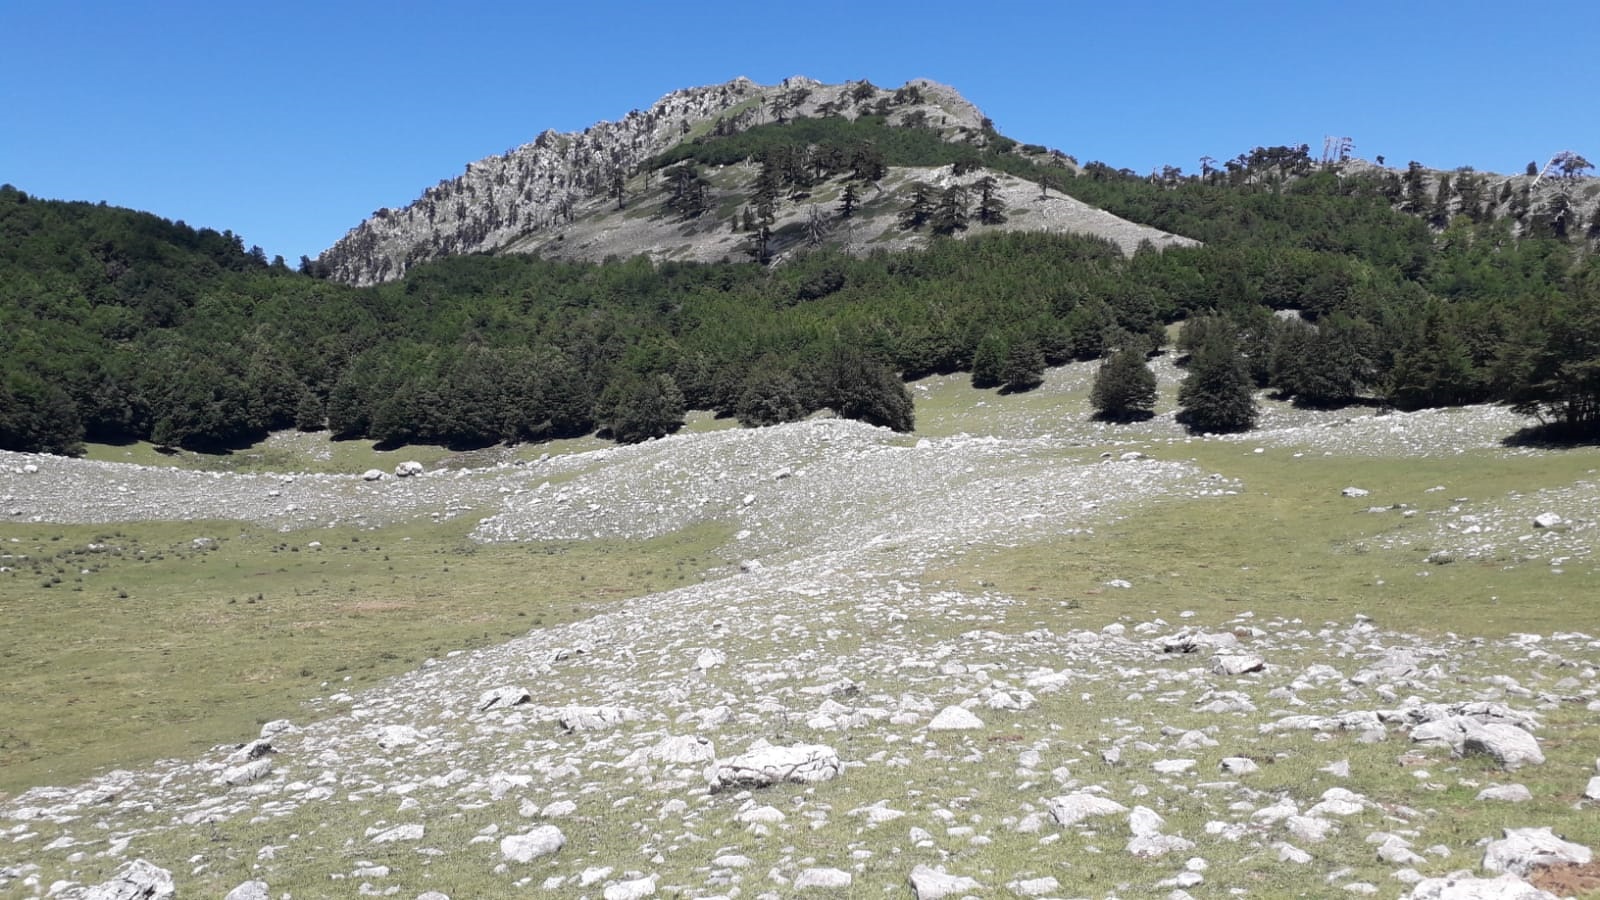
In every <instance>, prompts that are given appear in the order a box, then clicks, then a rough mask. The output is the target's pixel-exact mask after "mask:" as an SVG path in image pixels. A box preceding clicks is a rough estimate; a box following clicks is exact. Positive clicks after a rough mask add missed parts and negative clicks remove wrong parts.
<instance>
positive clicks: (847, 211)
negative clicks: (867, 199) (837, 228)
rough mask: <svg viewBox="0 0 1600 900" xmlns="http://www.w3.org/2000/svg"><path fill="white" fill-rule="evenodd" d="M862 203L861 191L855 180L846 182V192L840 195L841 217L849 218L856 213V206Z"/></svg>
mask: <svg viewBox="0 0 1600 900" xmlns="http://www.w3.org/2000/svg"><path fill="white" fill-rule="evenodd" d="M860 203H861V192H860V191H857V190H856V183H855V182H854V181H846V182H845V183H844V192H843V193H841V194H840V195H839V218H841V219H848V218H850V217H851V216H853V215H855V213H856V207H857V206H858V205H860Z"/></svg>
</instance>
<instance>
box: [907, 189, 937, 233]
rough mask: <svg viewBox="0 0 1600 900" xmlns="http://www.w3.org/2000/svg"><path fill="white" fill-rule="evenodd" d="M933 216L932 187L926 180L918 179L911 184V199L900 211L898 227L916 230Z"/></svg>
mask: <svg viewBox="0 0 1600 900" xmlns="http://www.w3.org/2000/svg"><path fill="white" fill-rule="evenodd" d="M932 218H933V188H932V187H930V186H929V185H928V184H927V183H926V182H923V181H918V182H916V183H915V184H913V185H911V200H910V202H909V203H907V204H906V208H905V209H902V210H901V211H900V218H899V222H900V227H901V228H904V229H905V230H907V231H916V230H917V229H919V228H921V227H922V226H923V225H926V224H927V223H928V220H929V219H932Z"/></svg>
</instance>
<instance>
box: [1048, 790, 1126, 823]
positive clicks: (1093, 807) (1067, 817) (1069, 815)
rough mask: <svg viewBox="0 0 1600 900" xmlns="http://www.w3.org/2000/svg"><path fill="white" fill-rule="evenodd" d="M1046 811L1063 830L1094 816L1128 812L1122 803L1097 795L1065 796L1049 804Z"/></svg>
mask: <svg viewBox="0 0 1600 900" xmlns="http://www.w3.org/2000/svg"><path fill="white" fill-rule="evenodd" d="M1045 809H1047V810H1049V811H1050V817H1051V818H1052V819H1055V820H1056V824H1057V825H1060V826H1062V827H1063V828H1065V827H1067V826H1069V825H1076V824H1077V823H1079V822H1081V821H1083V820H1084V819H1087V818H1090V817H1092V816H1110V815H1115V814H1117V813H1125V812H1127V811H1128V808H1127V807H1126V806H1123V805H1122V804H1121V803H1118V802H1117V801H1115V800H1112V799H1110V798H1108V797H1100V796H1097V795H1095V794H1065V795H1063V796H1060V797H1056V798H1054V799H1052V800H1050V801H1049V802H1047V803H1046V804H1045Z"/></svg>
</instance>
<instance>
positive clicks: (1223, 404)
mask: <svg viewBox="0 0 1600 900" xmlns="http://www.w3.org/2000/svg"><path fill="white" fill-rule="evenodd" d="M1250 387H1251V386H1250V374H1249V372H1248V371H1247V370H1246V368H1245V364H1244V358H1243V357H1241V356H1240V355H1239V351H1238V348H1237V347H1236V345H1235V342H1234V337H1233V333H1232V331H1231V330H1229V329H1227V328H1208V329H1206V335H1205V338H1204V341H1203V343H1201V344H1200V345H1199V346H1198V347H1196V348H1195V350H1194V353H1193V355H1191V356H1190V358H1189V375H1188V377H1187V378H1185V379H1184V381H1183V386H1182V387H1180V388H1179V389H1178V406H1179V410H1178V417H1177V418H1178V421H1179V422H1180V423H1182V424H1183V425H1186V426H1188V428H1189V430H1190V431H1192V432H1196V433H1203V432H1213V433H1219V434H1220V433H1225V432H1232V431H1248V430H1249V429H1250V428H1251V427H1252V426H1254V425H1255V422H1256V413H1257V410H1256V402H1255V397H1254V396H1253V395H1252V394H1251V390H1250Z"/></svg>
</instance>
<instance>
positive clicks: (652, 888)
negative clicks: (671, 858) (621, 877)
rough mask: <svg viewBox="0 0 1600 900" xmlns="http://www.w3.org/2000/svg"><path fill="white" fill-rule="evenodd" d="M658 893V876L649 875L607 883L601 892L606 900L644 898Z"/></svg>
mask: <svg viewBox="0 0 1600 900" xmlns="http://www.w3.org/2000/svg"><path fill="white" fill-rule="evenodd" d="M655 895H656V876H655V875H647V876H645V877H644V878H633V879H629V880H627V881H619V882H617V883H616V884H611V885H607V886H606V889H605V890H604V891H602V892H601V893H600V896H601V897H603V898H604V900H643V898H645V897H654V896H655Z"/></svg>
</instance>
